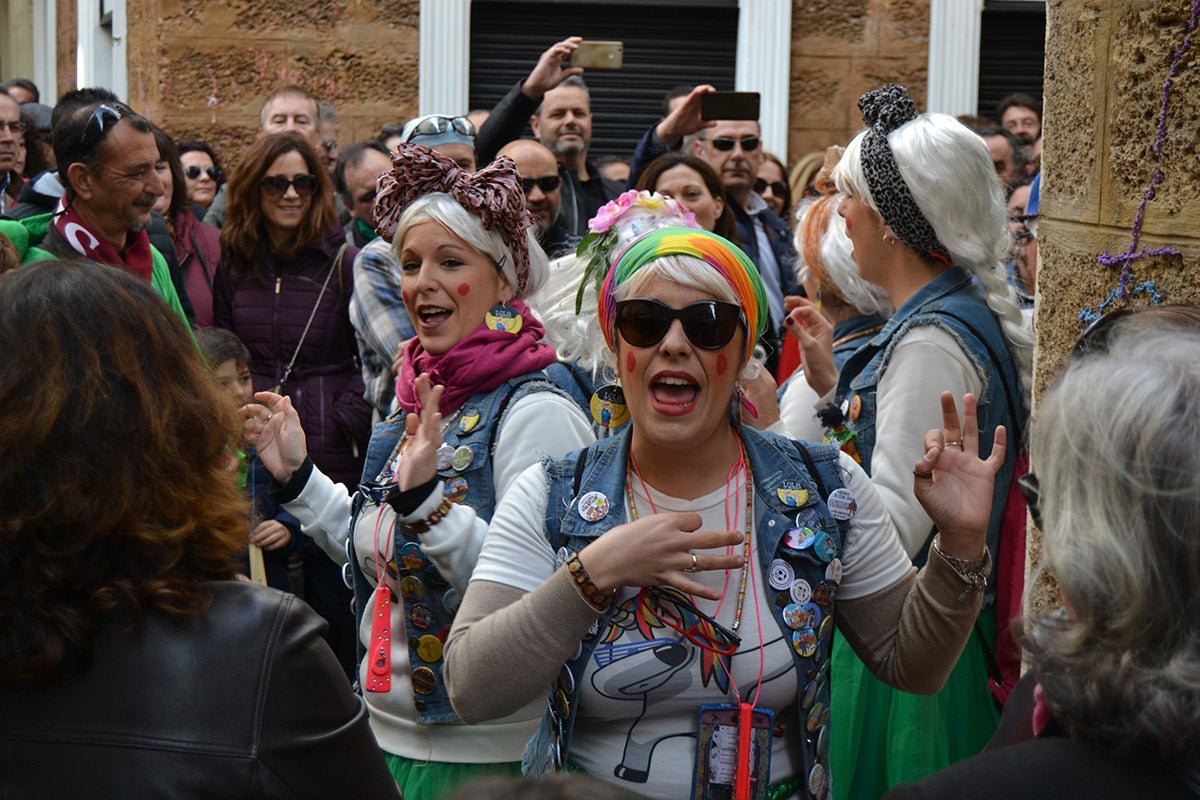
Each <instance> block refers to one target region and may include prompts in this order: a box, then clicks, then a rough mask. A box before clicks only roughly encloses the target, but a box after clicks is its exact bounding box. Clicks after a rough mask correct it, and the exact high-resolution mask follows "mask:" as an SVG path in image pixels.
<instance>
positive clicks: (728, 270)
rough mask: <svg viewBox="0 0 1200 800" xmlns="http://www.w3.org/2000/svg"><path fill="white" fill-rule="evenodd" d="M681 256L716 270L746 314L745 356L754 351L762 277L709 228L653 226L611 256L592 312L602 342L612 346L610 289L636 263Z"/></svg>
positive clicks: (762, 324)
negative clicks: (596, 316) (595, 310)
mask: <svg viewBox="0 0 1200 800" xmlns="http://www.w3.org/2000/svg"><path fill="white" fill-rule="evenodd" d="M672 255H682V256H692V257H693V258H698V259H700V260H701V261H703V262H704V263H706V264H708V265H709V266H710V267H712V268H713V269H715V270H716V271H717V272H718V273H720V274H721V277H723V278H724V279H725V280H726V282H728V283H729V285H730V287H732V288H733V293H734V295H736V296H737V300H738V305H739V306H741V307H742V316H743V317H745V319H746V330H747V331H748V332H749V335H748V336H747V337H746V358H747V359H749V358H750V355H751V354H752V353H753V352H754V345H755V344H756V343H757V342H758V337H759V336H762V333H763V331H764V330H765V329H766V327H767V315H768V310H767V294H766V292H765V291H764V290H763V284H762V278H760V277H759V275H758V268H757V267H755V266H754V262H753V261H751V260H750V257H749V256H748V255H746V254H745V253H744V252H742V249H741V248H740V247H738V246H737V245H735V244H734V243H733V242H731V241H729V240H728V239H725V238H723V237H721V236H717V235H716V234H715V233H709V232H708V231H704V230H697V229H696V228H659V229H658V230H656V231H651V232H650V233H647V234H646V235H645V236H642V237H640V238H638V239H635V240H634V241H633V242H631V243H630V245H629V246H628V247H626V248H625V249H624V250H623V251H621V253H620V255H618V256H617V257H616V259H614V261H613V265H612V267H611V268H610V269H609V270H608V275H607V276H605V278H604V284H603V285H602V286H601V287H600V297H599V304H598V313H599V315H600V321H601V323H603V328H604V341H605V342H606V343H607V344H608V348H609V349H610V350H616V347H615V341H614V336H615V332H614V331H613V322H614V320H615V319H616V316H617V297H616V289H617V287H618V286H620V285H621V284H623V283H625V281H627V280H629V278H630V276H632V275H633V274H634V273H635V272H637V271H638V270H639V269H641V268H642V267H644V266H646V265H647V264H649V263H650V262H651V261H654V260H655V259H657V258H662V257H663V256H672Z"/></svg>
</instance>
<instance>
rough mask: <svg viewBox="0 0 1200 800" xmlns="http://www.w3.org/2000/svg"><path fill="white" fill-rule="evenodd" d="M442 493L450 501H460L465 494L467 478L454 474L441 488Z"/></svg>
mask: <svg viewBox="0 0 1200 800" xmlns="http://www.w3.org/2000/svg"><path fill="white" fill-rule="evenodd" d="M442 494H444V495H445V496H446V497H447V498H448V499H449V500H450V502H451V503H461V502H462V501H463V498H465V497H466V496H467V479H466V478H464V477H462V476H455V477H453V478H451V479H450V480H448V481H446V486H445V488H443V489H442Z"/></svg>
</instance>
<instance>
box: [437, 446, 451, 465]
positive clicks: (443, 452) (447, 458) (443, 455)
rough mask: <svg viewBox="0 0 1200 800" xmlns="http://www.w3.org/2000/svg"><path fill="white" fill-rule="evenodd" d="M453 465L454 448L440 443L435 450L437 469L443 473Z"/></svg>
mask: <svg viewBox="0 0 1200 800" xmlns="http://www.w3.org/2000/svg"><path fill="white" fill-rule="evenodd" d="M453 464H454V448H453V447H451V446H450V445H448V444H446V443H445V442H442V444H441V445H440V446H439V447H438V449H437V468H438V470H439V471H441V472H444V471H445V470H448V469H450V467H451V465H453Z"/></svg>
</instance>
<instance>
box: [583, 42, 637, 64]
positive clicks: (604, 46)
mask: <svg viewBox="0 0 1200 800" xmlns="http://www.w3.org/2000/svg"><path fill="white" fill-rule="evenodd" d="M624 56H625V43H624V42H601V41H583V42H580V43H579V47H577V48H576V49H575V52H573V53H571V66H572V67H583V68H584V69H620V68H621V62H622V61H623V60H624Z"/></svg>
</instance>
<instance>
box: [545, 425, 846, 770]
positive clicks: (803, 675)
mask: <svg viewBox="0 0 1200 800" xmlns="http://www.w3.org/2000/svg"><path fill="white" fill-rule="evenodd" d="M740 434H741V437H742V443H743V445H744V446H745V448H746V456H747V458H748V459H749V462H750V469H751V474H752V476H753V480H754V525H755V527H754V538H755V544H756V552H757V557H758V563H759V569H758V573H759V574H760V575H762V576H763V579H764V582H765V581H767V580H768V579H769V576H770V575H771V573H772V571H773V570H776V571H778V570H779V569H781V568H782V567H784V566H786V568H787V570H790V571H791V574H792V575H793V577H794V578H795V579H803V580H805V581H807V582H808V584H809V586H810V587H813V591H812V601H813V602H815V603H817V604H818V606H819V608H820V611H821V612H822V614H821V617H822V620H823V621H822V623H821V624H820V625H819V626H818V627H819V630H820V632H819V635H818V634H817V631H813V630H807V629H806V631H798V630H796V629H795V628H794V627H792V626H790V625H789V624H788V621H787V619H786V618H785V616H784V609H785V607H786V606H787V605H788V603H790V602H791V600H790V598H789V592H788V590H787V589H784V590H782V591H780V590H778V589H775V588H773V587H772V586H770V585H769V584H767V585H764V587H763V588H764V591H765V594H766V596H767V597H768V598H771V599H772V600H773V601H775V602H774V606H773V608H774V610H775V613H774V614H773V615H772V616H773V617H774V618H775V622H776V623H777V624H778V625H779V627H780V630H781V631H782V632H783V634H784V635H785V637H786V638H787V639H789V640H791V641H793V642H794V643H795V642H797V638H796V637H797V636H799V635H801V634H802V633H806V634H807V635H809V636H812V637H815V638H816V646H815V651H814V652H811V653H810V655H808V656H803V655H801V654H800V650H799V648H800V645H799V644H794V646H793V648H792V656H793V659H794V663H795V668H796V673H797V683H798V696H797V700H796V706H795V707H794V710H793V709H792V708H789V710H788V712H787V713H788V714H789V716H790V715H791V714H793V713H794V714H796V715H798V717H793V718H792V720H796V719H798V721H799V722H800V724H801V725H802V726H803V727H802V729H801V731H800V736H799V738H800V739H801V743H802V747H803V750H804V762H803V772H801V773H798V775H797V777H799V778H801V779H802V780H807V778H808V776H809V775H810V774H811V773H812V772H813V769H814V768H815V767H817V766H818V765H820V766H821V769H823V770H825V774H828V763H829V762H828V744H827V740H828V731H827V730H826V726H827V725H828V721H829V720H828V716H829V644H830V641H829V640H830V637H831V635H832V629H833V623H832V615H833V611H834V604H835V599H836V595H837V582H836V581H833V580H830V579H829V578H827V577H826V574H827V569H828V559H830V558H834V557H837V556H840V555H841V551H842V547H843V545H844V543H845V538H846V531H847V530H848V527H849V525H848V523H847V522H838V521H837V520H835V519H834V517H833V515H832V514H831V513H830V511H829V509H828V507H827V506H826V504H825V497H826V496H827V495H828V493H829V492H832V491H834V490H836V489H839V488H841V486H842V479H841V476H840V475H839V473H838V468H837V465H838V457H839V456H838V451H837V450H836V449H835V448H833V447H830V446H828V445H822V444H805V445H800V444H798V443H796V442H793V441H791V440H789V439H785V438H783V437H781V436H777V435H775V434H771V433H763V432H759V431H756V430H753V429H751V428H747V427H742V428H741V429H740ZM629 438H630V432H629V430H628V429H626V430H625V431H622V432H620V433H618V434H617V435H615V436H613V437H611V438H609V439H606V440H604V441H603V442H599V443H597V444H594V445H592V446H591V447H589V448H588V449H587V450H585V451H577V452H575V453H571V454H569V455H567V456H565V457H564V458H561V459H557V460H547V461H546V462H544V463H543V466H544V468H545V470H546V475H547V478H548V482H549V497H548V500H547V503H546V517H545V531H546V539H547V541H548V542H549V544H550V546H551V547H552V548H554V549H555V550H556V551H559V552H560V555H561V553H562V549H566V550H573V551H576V552H578V551H580V550H582V549H583V548H584V547H586V546H587V545H588V544H589V543H590V542H591V541H592V540H594V539H595V538H596V537H598V536H601V535H603V534H604V533H606V532H607V531H609V530H611V529H612V528H613V527H615V526H617V525H620V524H623V523H624V522H626V521H627V520H626V516H625V475H626V462H627V458H628V453H629ZM801 447H804V448H805V450H804V451H802V450H801ZM581 461H582V463H581ZM806 462H807V464H806ZM810 467H811V469H810ZM814 471H815V473H816V475H815V476H814V475H813V474H812V473H813V472H814ZM814 477H815V478H816V480H814ZM785 487H786V488H787V489H790V490H803V491H805V492H807V497H806V498H803V499H802V500H801V502H799V504H798V505H796V504H794V503H795V500H796V498H797V494H798V491H797V492H794V493H793V494H792V495H791V497H792V498H793V500H792V502H791V503H789V502H788V501H787V500H785V499H784V497H783V496H781V495H782V493H781V492H778V490H780V489H781V488H785ZM591 491H598V492H601V493H603V494H604V495H605V496H606V497H607V498H609V500H610V501H611V503H612V506H611V508H612V512H610V513H609V514H608V515H607V516H605V517H604V518H603V519H600V520H597V521H594V522H589V521H588V520H586V519H584V518H583V517H582V515H581V514H580V513H579V508H578V503H579V499H580V498H581V497H583V495H585V494H587V493H588V492H591ZM796 527H805V528H809V529H811V531H814V532H818V535H821V534H822V533H823V534H828V540H827V542H828V543H830V544H831V545H832V548H833V549H832V550H831V551H826V552H825V553H824V559H823V558H821V557H818V555H817V554H816V553H815V552H814V551H815V550H816V548H813V547H805V548H803V549H793V548H792V547H790V546H789V543H791V544H794V543H795V541H796V537H795V536H791V537H789V536H788V534H789V533H790V532H791V530H792V529H793V528H796ZM613 613H614V612H613V610H610V611H608V612H606V613H605V614H604V615H603V616H602V617H601V618H600V619H599V621H598V622H597V624H596V625H593V626H592V628H591V629H590V630H589V631H588V633H587V635H586V636H585V637H584V639H583V641H582V642H581V643H580V649H579V654H578V655H577V656H576V657H575V658H574V659H572V660H571V661H570V662H568V663H567V664H566V666H565V667H564V673H565V672H567V671H569V673H570V674H569V675H566V674H563V675H561V676H560V678H559V680H558V682H557V683H556V684H555V685H553V686H551V687H550V697H549V700H548V702H547V710H546V713H545V716H544V717H543V718H542V724H541V727H540V728H539V729H538V732H537V734H536V735H535V736H534V738H533V739H532V740H530V742H529V744H528V745H527V746H526V748H525V756H524V759H523V761H522V771H523V772H524V773H525V774H526V775H529V776H533V775H541V774H545V773H547V772H551V771H557V770H559V769H561V768H562V766H563V765H564V764H565V763H567V760H568V758H569V754H570V741H571V732H572V729H573V727H574V722H575V714H574V712H575V710H576V708H577V704H578V702H579V694H580V691H581V688H582V685H583V675H584V670H585V668H586V666H587V662H588V659H589V658H591V657H592V654H593V652H594V651H595V649H596V647H597V644H598V640H599V638H600V636H601V634H602V633H603V632H605V631H606V630H607V629H608V627H609V620H610V619H611V617H612V615H613ZM810 646H811V641H810ZM713 701H714V702H718V703H719V702H725V701H726V698H724V697H723V696H714V698H713ZM698 710H699V709H697V711H698ZM786 722H787V721H785V720H778V721H777V723H776V724H777V725H778V724H784V723H786ZM826 785H828V784H827V782H826Z"/></svg>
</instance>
